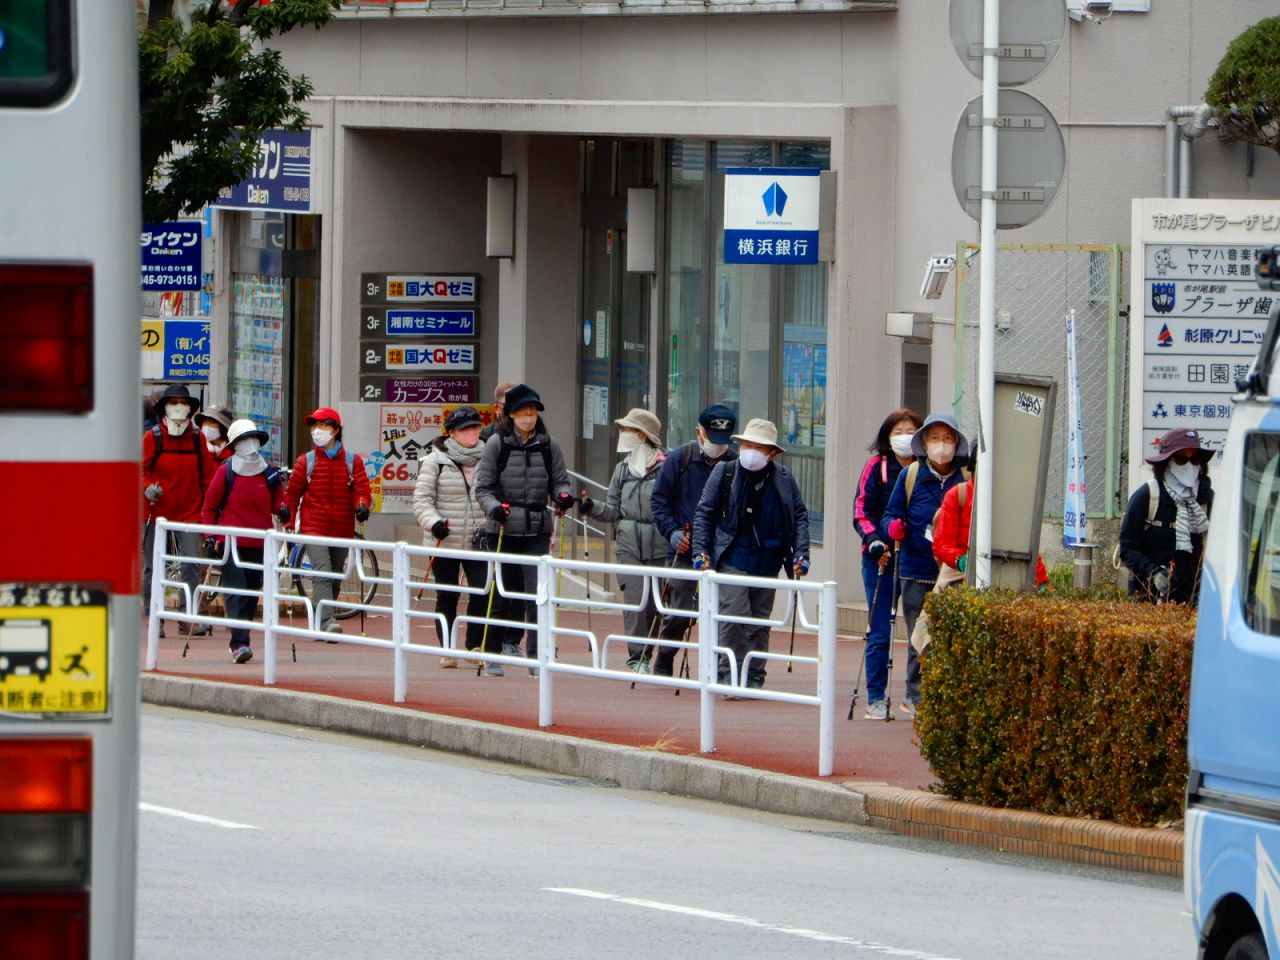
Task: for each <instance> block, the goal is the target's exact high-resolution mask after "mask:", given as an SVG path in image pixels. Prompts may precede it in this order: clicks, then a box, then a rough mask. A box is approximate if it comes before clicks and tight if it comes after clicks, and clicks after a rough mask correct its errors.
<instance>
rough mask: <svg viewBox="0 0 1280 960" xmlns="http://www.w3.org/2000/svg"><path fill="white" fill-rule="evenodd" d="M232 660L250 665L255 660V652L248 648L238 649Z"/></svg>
mask: <svg viewBox="0 0 1280 960" xmlns="http://www.w3.org/2000/svg"><path fill="white" fill-rule="evenodd" d="M231 659H232V660H234V661H235V662H236V663H248V662H249V661H250V660H252V659H253V651H252V650H250V649H249V648H248V647H236V648H235V650H233V651H232V652H231Z"/></svg>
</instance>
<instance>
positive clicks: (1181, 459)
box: [1169, 450, 1200, 463]
mask: <svg viewBox="0 0 1280 960" xmlns="http://www.w3.org/2000/svg"><path fill="white" fill-rule="evenodd" d="M1169 459H1170V460H1172V461H1173V462H1174V463H1199V461H1200V454H1199V453H1198V452H1183V451H1181V450H1180V451H1178V452H1177V453H1175V454H1171V455H1170V457H1169Z"/></svg>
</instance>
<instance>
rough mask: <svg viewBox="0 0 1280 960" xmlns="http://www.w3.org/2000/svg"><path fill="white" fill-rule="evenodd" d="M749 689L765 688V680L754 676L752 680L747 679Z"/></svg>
mask: <svg viewBox="0 0 1280 960" xmlns="http://www.w3.org/2000/svg"><path fill="white" fill-rule="evenodd" d="M747 689H748V690H763V689H764V681H763V680H759V679H754V678H753V679H750V680H748V681H747Z"/></svg>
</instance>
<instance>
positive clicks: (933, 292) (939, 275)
mask: <svg viewBox="0 0 1280 960" xmlns="http://www.w3.org/2000/svg"><path fill="white" fill-rule="evenodd" d="M955 268H956V258H955V257H930V258H929V263H928V265H927V266H926V267H925V270H924V282H923V283H922V284H920V296H922V297H924V298H925V299H926V300H937V299H939V298H940V297H941V296H942V291H943V290H944V289H945V288H946V286H947V276H948V275H949V274H950V273H951V271H952V270H954V269H955Z"/></svg>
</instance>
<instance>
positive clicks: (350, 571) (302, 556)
mask: <svg viewBox="0 0 1280 960" xmlns="http://www.w3.org/2000/svg"><path fill="white" fill-rule="evenodd" d="M354 536H355V539H356V540H363V539H364V535H363V534H361V533H356V534H355V535H354ZM357 556H358V557H359V558H360V569H361V570H362V571H363V572H364V578H363V579H362V578H361V575H360V572H359V571H357V570H356V560H355V558H356V557H357ZM279 563H280V567H281V570H280V578H281V584H280V593H281V594H282V595H285V594H288V593H290V592H293V593H296V594H297V595H298V596H300V597H305V596H307V591H306V589H305V587H304V584H303V580H304V578H306V579H310V578H309V577H306V574H304V573H300V572H299V571H303V570H310V569H311V561H310V560H308V559H307V555H306V550H305V548H304V547H303V545H302V544H300V543H294V544H289V543H283V544H281V545H280V556H279ZM286 567H287V568H288V569H285V568H286ZM378 572H379V567H378V557H377V555H376V554H375V553H374V552H373V551H372V550H363V549H359V548H357V549H352V550H348V551H347V562H346V566H345V567H344V568H343V576H342V580H341V581H339V583H338V590H337V593H336V594H335V596H334V598H333V599H334V602H335V604H336V606H335V609H334V611H333V616H334V618H335V619H338V620H349V619H351V618H352V617H354V616H356V615H357V614H358V613H360V612H361V611H360V608H359V607H355V606H351V604H358V603H363V604H372V603H373V600H374V597H376V596H377V593H378V584H377V583H375V582H374V581H373V580H372V579H371V578H373V577H376V576H378ZM286 577H288V578H289V579H288V580H287V581H286V580H285V578H286ZM361 588H363V594H362V593H361Z"/></svg>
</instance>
